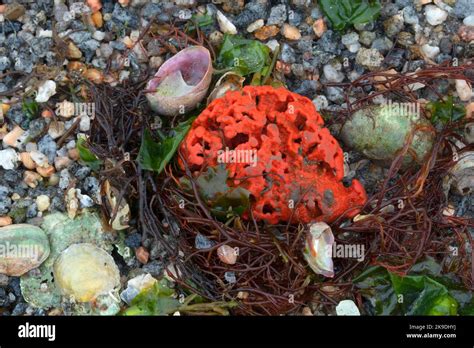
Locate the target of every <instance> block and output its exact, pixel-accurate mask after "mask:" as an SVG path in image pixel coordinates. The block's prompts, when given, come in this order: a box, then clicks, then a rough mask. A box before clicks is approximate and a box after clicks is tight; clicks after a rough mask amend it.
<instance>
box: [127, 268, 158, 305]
mask: <svg viewBox="0 0 474 348" xmlns="http://www.w3.org/2000/svg"><path fill="white" fill-rule="evenodd" d="M156 282H157V280H156V279H155V278H153V277H152V276H151V274H149V273H146V274H140V275H139V276H136V277H135V278H132V279H130V280H129V281H128V282H127V288H126V289H125V290H124V291H122V293H121V294H120V298H121V299H122V300H123V301H124V302H125V303H127V304H130V303H131V302H132V300H133V299H134V298H135V297H136V296H137V295H138V294H139V293H140V292H142V291H143V290H146V289H149V288H151V287H152V286H153V285H155V283H156Z"/></svg>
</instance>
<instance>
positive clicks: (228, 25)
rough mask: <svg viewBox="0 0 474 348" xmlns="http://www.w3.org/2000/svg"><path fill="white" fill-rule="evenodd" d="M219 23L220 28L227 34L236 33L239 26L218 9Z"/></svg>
mask: <svg viewBox="0 0 474 348" xmlns="http://www.w3.org/2000/svg"><path fill="white" fill-rule="evenodd" d="M217 23H219V28H220V29H221V31H222V32H223V33H225V34H231V35H236V34H237V28H236V27H235V25H234V24H233V23H232V22H231V21H230V20H229V19H228V18H227V17H226V16H224V14H223V13H222V12H221V11H217Z"/></svg>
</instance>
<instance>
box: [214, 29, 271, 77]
mask: <svg viewBox="0 0 474 348" xmlns="http://www.w3.org/2000/svg"><path fill="white" fill-rule="evenodd" d="M217 62H218V65H219V66H220V68H222V69H226V68H230V69H232V70H234V71H235V72H237V73H239V74H241V75H243V76H245V75H249V74H252V73H256V72H259V73H260V74H261V75H265V73H266V72H267V70H266V69H269V66H270V64H271V60H270V48H268V47H267V46H266V45H264V44H262V43H261V42H260V41H257V40H248V39H244V38H241V37H239V36H236V35H227V34H226V35H225V37H224V42H223V43H222V46H221V49H220V51H219V56H218V57H217Z"/></svg>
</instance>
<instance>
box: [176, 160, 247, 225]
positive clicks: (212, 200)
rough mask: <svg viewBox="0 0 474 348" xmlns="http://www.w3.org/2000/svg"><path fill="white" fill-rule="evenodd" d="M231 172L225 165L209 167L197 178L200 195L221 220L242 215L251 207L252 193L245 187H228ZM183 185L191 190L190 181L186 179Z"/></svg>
mask: <svg viewBox="0 0 474 348" xmlns="http://www.w3.org/2000/svg"><path fill="white" fill-rule="evenodd" d="M228 176H229V172H228V171H227V169H226V167H225V165H224V164H220V165H218V166H216V167H209V168H207V171H206V172H204V173H202V174H201V175H199V176H198V177H197V178H196V184H197V187H198V189H199V193H200V195H201V196H202V198H203V199H204V200H205V201H206V203H207V204H208V206H209V207H210V210H211V213H212V214H213V215H214V216H215V217H217V218H218V219H220V220H223V221H225V220H227V219H228V218H229V217H230V216H234V215H238V216H240V215H242V214H243V213H244V212H245V211H246V210H247V209H248V208H249V207H250V200H249V197H250V192H249V191H248V190H246V189H244V188H243V187H235V188H230V187H229V186H228V185H227V179H228ZM181 184H182V185H183V187H184V188H185V189H187V190H189V189H190V188H191V184H190V183H189V180H188V179H186V178H184V180H181Z"/></svg>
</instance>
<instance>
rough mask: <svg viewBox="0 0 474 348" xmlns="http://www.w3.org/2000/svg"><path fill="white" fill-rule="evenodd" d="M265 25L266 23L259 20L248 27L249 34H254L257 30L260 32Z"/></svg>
mask: <svg viewBox="0 0 474 348" xmlns="http://www.w3.org/2000/svg"><path fill="white" fill-rule="evenodd" d="M264 24H265V22H264V21H263V19H257V20H256V21H255V22H252V23H251V24H250V25H249V26H248V27H247V32H249V33H253V32H254V31H255V30H258V29H260V28H261V27H263V25H264Z"/></svg>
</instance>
